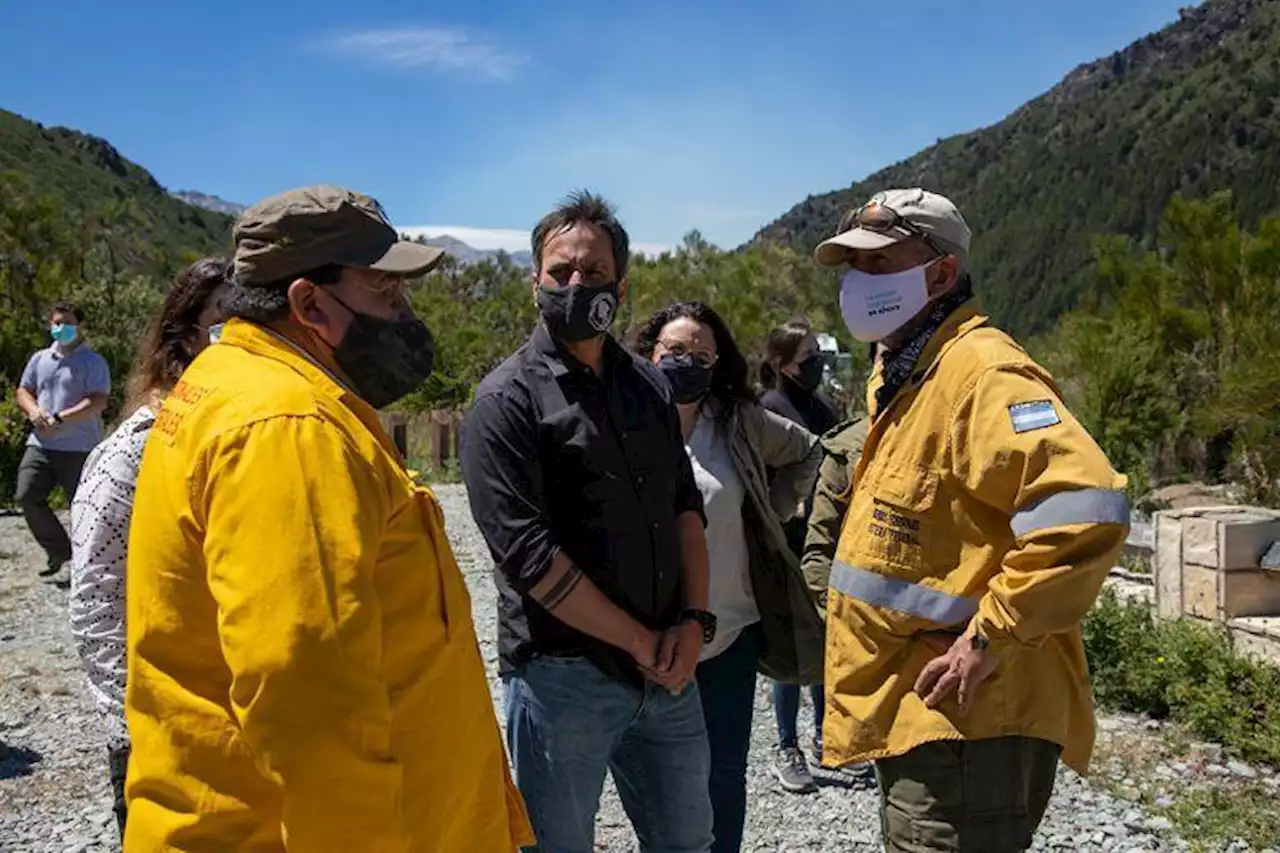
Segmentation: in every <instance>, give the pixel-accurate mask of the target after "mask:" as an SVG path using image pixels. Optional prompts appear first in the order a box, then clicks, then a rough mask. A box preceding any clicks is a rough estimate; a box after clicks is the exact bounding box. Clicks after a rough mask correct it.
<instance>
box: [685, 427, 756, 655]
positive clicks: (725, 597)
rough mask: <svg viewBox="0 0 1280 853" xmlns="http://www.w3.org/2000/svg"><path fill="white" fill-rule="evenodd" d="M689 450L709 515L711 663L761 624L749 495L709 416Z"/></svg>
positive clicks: (721, 433)
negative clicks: (746, 516) (747, 521)
mask: <svg viewBox="0 0 1280 853" xmlns="http://www.w3.org/2000/svg"><path fill="white" fill-rule="evenodd" d="M685 450H686V451H688V453H689V461H690V462H692V463H693V479H694V480H695V481H697V483H698V490H699V491H701V492H702V504H703V508H704V511H705V512H706V515H707V554H708V556H709V557H710V558H711V560H710V562H711V594H710V596H709V600H710V610H711V612H712V613H714V614H715V615H716V638H715V640H714V641H712V642H711V643H709V644H708V645H706V646H704V647H703V649H702V655H701V656H700V660H709V659H711V658H713V657H715V656H716V655H718V654H720V653H721V652H723V651H724V650H725V649H727V648H729V646H731V645H733V641H734V640H736V639H737V638H738V635H739V634H741V633H742V629H743V628H746V627H747V626H748V625H754V624H755V623H757V622H759V621H760V609H759V608H758V607H757V606H756V596H755V591H754V590H753V589H752V586H751V562H750V556H749V555H748V554H747V533H746V529H745V528H744V527H743V524H742V501H743V500H744V499H745V498H746V495H747V492H746V488H745V487H744V485H743V483H742V478H741V477H739V476H738V470H737V468H735V467H734V464H733V453H732V452H731V451H730V449H729V440H728V437H727V436H726V435H725V433H724V430H722V429H719V428H717V426H716V422H715V419H714V418H713V417H712V416H711V415H709V414H707V413H706V412H703V413H702V414H701V415H699V416H698V423H697V424H696V425H695V426H694V428H693V433H692V434H691V435H690V436H689V441H688V443H687V444H686V445H685Z"/></svg>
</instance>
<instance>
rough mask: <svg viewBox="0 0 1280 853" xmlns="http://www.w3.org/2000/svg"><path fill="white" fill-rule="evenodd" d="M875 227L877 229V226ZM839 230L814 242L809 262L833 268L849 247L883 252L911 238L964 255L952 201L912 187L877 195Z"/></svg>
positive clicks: (964, 232) (965, 231) (963, 227)
mask: <svg viewBox="0 0 1280 853" xmlns="http://www.w3.org/2000/svg"><path fill="white" fill-rule="evenodd" d="M877 226H879V227H877ZM840 227H841V229H842V230H841V231H839V232H838V233H837V234H836V235H835V236H834V237H832V238H830V239H829V240H825V241H823V242H822V243H820V244H818V248H817V249H815V250H814V252H813V259H814V260H815V261H817V263H818V265H819V266H824V267H834V266H839V265H840V264H842V263H844V262H846V261H847V260H848V259H849V250H851V249H865V250H874V249H883V248H885V247H886V246H892V245H893V244H894V243H900V242H901V241H903V240H906V239H908V238H910V237H921V236H923V237H927V238H928V239H929V240H930V241H931V242H933V243H934V244H935V245H936V247H937V248H938V249H940V250H941V251H944V252H947V253H949V254H954V255H957V256H959V257H960V258H961V260H964V259H965V258H967V257H968V255H969V237H970V233H969V225H968V224H967V223H966V222H965V221H964V217H963V216H961V215H960V211H959V210H958V209H957V208H956V206H955V205H954V204H952V203H951V199H949V198H947V197H946V196H941V195H938V194H937V193H931V192H929V191H928V190H923V189H920V188H919V187H916V188H914V189H909V190H885V191H884V192H880V193H876V194H875V195H874V196H872V197H871V199H870V200H869V201H868V202H867V203H866V204H864V205H862V206H861V207H859V208H856V209H854V210H851V211H849V212H848V213H846V214H845V215H844V217H843V218H842V219H841V220H840Z"/></svg>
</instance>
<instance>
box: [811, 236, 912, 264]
mask: <svg viewBox="0 0 1280 853" xmlns="http://www.w3.org/2000/svg"><path fill="white" fill-rule="evenodd" d="M910 236H911V235H910V234H905V233H903V234H894V233H889V234H886V233H882V232H880V231H870V230H868V229H866V228H851V229H850V230H848V231H845V232H843V233H841V234H837V235H836V236H834V237H832V238H831V239H829V240H823V241H822V242H821V243H819V244H818V248H816V249H814V250H813V259H814V261H816V262H817V264H818V266H822V267H834V266H839V265H840V264H842V263H844V262H845V261H846V260H848V257H849V252H850V251H851V250H852V251H873V250H875V249H884V248H887V247H889V246H892V245H893V244H894V243H901V242H902V241H903V240H905V239H907V238H908V237H910Z"/></svg>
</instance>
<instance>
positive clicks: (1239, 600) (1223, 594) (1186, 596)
mask: <svg viewBox="0 0 1280 853" xmlns="http://www.w3.org/2000/svg"><path fill="white" fill-rule="evenodd" d="M1182 607H1183V611H1184V612H1185V613H1187V614H1188V615H1190V616H1196V617H1199V618H1201V619H1213V620H1223V619H1234V618H1237V617H1249V616H1275V615H1280V573H1277V572H1269V571H1266V570H1264V569H1245V570H1238V571H1232V572H1224V571H1219V570H1217V569H1210V568H1208V567H1206V566H1193V565H1190V564H1188V565H1185V566H1183V568H1182Z"/></svg>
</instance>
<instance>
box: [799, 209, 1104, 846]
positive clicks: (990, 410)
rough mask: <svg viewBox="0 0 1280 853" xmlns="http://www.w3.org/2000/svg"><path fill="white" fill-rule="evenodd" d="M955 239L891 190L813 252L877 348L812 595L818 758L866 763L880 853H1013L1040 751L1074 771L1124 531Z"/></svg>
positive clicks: (1030, 805)
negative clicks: (866, 421) (981, 296)
mask: <svg viewBox="0 0 1280 853" xmlns="http://www.w3.org/2000/svg"><path fill="white" fill-rule="evenodd" d="M969 237H970V234H969V228H968V226H967V225H966V224H965V221H964V218H963V217H962V216H961V215H960V212H959V211H958V210H957V209H956V207H955V205H953V204H952V203H951V202H950V201H948V200H947V199H946V198H943V197H942V196H940V195H936V194H934V193H930V192H925V191H923V190H920V189H909V190H891V191H889V192H885V193H881V194H879V195H877V196H876V197H875V198H873V199H872V200H871V201H869V202H868V203H867V204H866V205H863V206H862V207H860V208H858V209H856V210H853V211H850V212H849V213H848V214H846V215H845V217H844V218H843V220H842V221H841V223H840V228H839V230H838V232H837V233H836V235H835V236H833V237H832V238H831V239H829V240H827V241H826V242H824V243H822V244H821V245H820V246H818V248H817V250H816V253H815V255H816V259H817V261H818V263H820V264H822V265H824V266H830V267H842V268H844V270H845V271H844V274H843V277H842V278H841V282H840V307H841V311H842V313H843V315H844V319H845V322H846V324H847V325H848V327H849V330H850V332H851V333H852V334H853V336H854V337H855V338H857V339H858V340H861V341H864V342H873V343H874V344H875V350H876V359H875V369H874V371H873V374H872V377H871V382H870V384H869V386H868V392H867V396H868V400H867V406H868V412H869V415H870V426H869V430H868V433H867V436H866V441H865V445H864V446H863V450H862V456H861V460H860V461H859V464H858V468H857V470H856V472H855V476H854V481H853V482H854V485H853V486H852V488H851V492H850V494H849V495H848V507H847V510H846V512H845V518H844V522H843V525H842V527H841V533H840V538H839V543H838V545H837V546H836V552H835V560H834V562H833V563H832V566H831V576H830V580H829V590H828V597H827V658H826V660H827V663H826V687H827V690H826V693H827V710H826V720H825V723H824V728H823V744H824V763H826V764H828V765H831V766H840V765H846V764H852V763H857V762H861V761H868V760H873V761H875V762H876V769H877V775H878V777H879V783H880V790H881V798H882V806H883V809H884V814H883V818H884V819H883V822H882V823H883V826H884V829H885V844H886V848H887V849H888V850H890V851H908V850H910V851H924V850H931V851H932V850H937V851H974V853H977V851H981V853H1003V851H1015V850H1025V849H1026V848H1027V847H1029V846H1030V844H1031V842H1032V836H1033V834H1034V832H1035V829H1036V827H1037V826H1038V825H1039V822H1040V819H1041V817H1042V816H1043V814H1044V809H1045V806H1046V804H1047V802H1048V799H1049V796H1050V793H1051V792H1052V790H1053V781H1054V775H1055V771H1056V768H1057V764H1058V761H1059V757H1061V760H1062V761H1064V762H1065V763H1066V764H1068V765H1069V766H1071V767H1072V768H1074V769H1075V770H1077V771H1079V772H1081V773H1084V772H1085V771H1086V769H1087V766H1088V763H1089V757H1090V753H1091V751H1092V748H1093V737H1094V727H1093V725H1094V721H1093V705H1092V700H1091V696H1090V690H1089V675H1088V669H1087V665H1086V663H1085V657H1084V647H1083V644H1082V642H1081V636H1080V620H1081V617H1082V616H1083V615H1084V614H1085V612H1086V611H1087V610H1088V608H1089V607H1090V605H1091V604H1092V603H1093V601H1094V599H1095V597H1096V596H1097V593H1098V590H1099V589H1100V588H1101V585H1102V582H1103V580H1104V579H1105V577H1106V575H1107V572H1108V570H1109V569H1110V568H1111V566H1112V565H1113V564H1114V560H1115V558H1116V556H1117V554H1118V552H1119V551H1120V549H1121V547H1122V545H1123V542H1124V537H1125V535H1126V532H1127V529H1128V522H1129V510H1128V504H1127V501H1126V499H1125V495H1124V488H1125V479H1124V477H1122V476H1120V475H1119V474H1117V473H1116V472H1115V471H1114V470H1113V469H1112V467H1111V465H1110V464H1109V463H1108V461H1107V458H1106V456H1105V455H1104V454H1103V453H1102V451H1101V450H1100V449H1099V448H1098V446H1097V444H1096V443H1095V442H1094V441H1093V439H1092V438H1091V437H1090V436H1089V434H1088V432H1086V431H1085V429H1084V428H1083V427H1082V426H1081V425H1080V423H1079V422H1078V421H1077V420H1076V419H1075V418H1074V417H1073V416H1072V415H1071V413H1070V412H1069V411H1068V410H1067V408H1066V407H1065V406H1064V405H1063V403H1062V399H1061V395H1060V394H1059V392H1058V389H1057V387H1056V385H1055V384H1054V381H1053V379H1052V377H1050V375H1049V374H1048V372H1046V371H1045V370H1044V369H1043V368H1042V367H1040V366H1039V365H1038V364H1036V363H1035V362H1034V361H1033V360H1032V359H1031V358H1030V357H1029V356H1028V355H1027V353H1026V352H1025V351H1023V349H1022V348H1021V347H1019V346H1018V344H1016V343H1015V342H1014V341H1013V340H1012V339H1011V338H1010V337H1009V336H1008V335H1006V334H1004V333H1003V332H1001V331H999V330H997V329H995V328H993V327H992V326H991V325H990V324H989V322H988V319H987V317H985V316H984V315H983V314H982V313H981V312H980V311H979V309H978V306H977V305H976V303H975V301H974V299H973V293H972V285H971V281H970V278H969V275H968V273H967V270H966V266H967V261H968V251H969Z"/></svg>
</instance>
